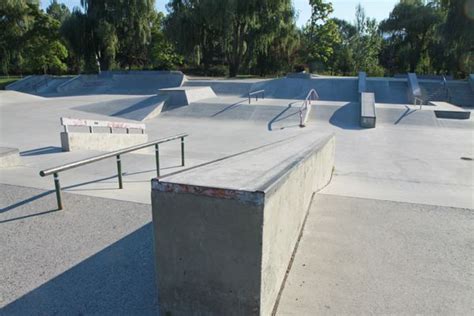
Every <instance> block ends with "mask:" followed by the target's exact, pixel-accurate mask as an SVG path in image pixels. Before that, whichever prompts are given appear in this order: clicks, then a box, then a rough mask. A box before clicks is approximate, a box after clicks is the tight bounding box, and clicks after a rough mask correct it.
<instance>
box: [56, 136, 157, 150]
mask: <svg viewBox="0 0 474 316" xmlns="http://www.w3.org/2000/svg"><path fill="white" fill-rule="evenodd" d="M60 137H61V147H62V150H63V151H77V150H100V151H113V150H118V149H123V148H126V147H130V146H134V145H140V144H143V143H146V142H147V141H148V134H138V133H136V134H135V133H134V134H123V133H120V134H119V133H71V132H67V133H66V132H61V134H60ZM142 152H143V150H142Z"/></svg>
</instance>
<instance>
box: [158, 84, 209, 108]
mask: <svg viewBox="0 0 474 316" xmlns="http://www.w3.org/2000/svg"><path fill="white" fill-rule="evenodd" d="M158 95H159V96H166V97H167V102H166V104H167V105H168V106H183V105H189V104H191V103H193V102H198V101H201V100H204V99H209V98H215V97H216V94H215V93H214V91H213V90H212V88H211V87H177V88H167V89H160V91H159V92H158Z"/></svg>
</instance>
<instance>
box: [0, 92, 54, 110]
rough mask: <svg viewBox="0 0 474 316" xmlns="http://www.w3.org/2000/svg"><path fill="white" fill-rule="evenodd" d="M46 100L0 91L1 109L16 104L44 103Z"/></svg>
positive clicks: (24, 94) (21, 93) (26, 94)
mask: <svg viewBox="0 0 474 316" xmlns="http://www.w3.org/2000/svg"><path fill="white" fill-rule="evenodd" d="M43 100H46V99H45V98H42V97H39V96H36V95H32V94H28V93H23V92H18V91H0V107H1V106H2V105H8V104H15V103H31V102H35V101H43Z"/></svg>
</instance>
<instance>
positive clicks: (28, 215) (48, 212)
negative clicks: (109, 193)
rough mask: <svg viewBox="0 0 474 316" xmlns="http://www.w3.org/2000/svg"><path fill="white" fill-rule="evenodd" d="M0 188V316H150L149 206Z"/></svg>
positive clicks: (153, 298)
mask: <svg viewBox="0 0 474 316" xmlns="http://www.w3.org/2000/svg"><path fill="white" fill-rule="evenodd" d="M63 199H64V202H65V206H66V209H65V210H64V211H57V210H56V208H55V205H56V204H55V203H56V201H55V196H54V191H45V190H38V189H31V188H26V187H19V186H11V185H4V184H0V253H1V260H0V314H1V315H118V314H122V315H124V314H126V315H156V314H157V313H158V307H157V300H156V296H157V292H156V287H155V283H154V280H153V278H154V275H155V271H154V259H153V232H152V227H151V223H150V221H151V212H150V205H147V204H140V203H131V202H123V201H117V200H113V199H103V198H94V197H90V196H83V195H76V194H69V193H64V194H63Z"/></svg>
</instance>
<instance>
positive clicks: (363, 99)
mask: <svg viewBox="0 0 474 316" xmlns="http://www.w3.org/2000/svg"><path fill="white" fill-rule="evenodd" d="M375 120H376V115H375V95H374V94H373V93H370V92H364V93H361V94H360V126H361V127H364V128H374V127H375Z"/></svg>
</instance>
